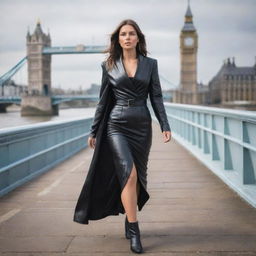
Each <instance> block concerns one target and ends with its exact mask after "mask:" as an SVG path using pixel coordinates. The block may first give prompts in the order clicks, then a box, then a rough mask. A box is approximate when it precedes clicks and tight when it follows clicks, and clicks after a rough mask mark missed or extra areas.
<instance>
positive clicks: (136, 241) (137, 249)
mask: <svg viewBox="0 0 256 256" xmlns="http://www.w3.org/2000/svg"><path fill="white" fill-rule="evenodd" d="M129 231H130V236H131V239H130V247H131V251H132V252H134V253H142V252H143V248H142V245H141V241H140V229H139V223H138V221H136V222H129Z"/></svg>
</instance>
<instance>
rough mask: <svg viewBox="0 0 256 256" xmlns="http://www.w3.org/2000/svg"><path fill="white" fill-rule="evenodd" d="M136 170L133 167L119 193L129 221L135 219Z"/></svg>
mask: <svg viewBox="0 0 256 256" xmlns="http://www.w3.org/2000/svg"><path fill="white" fill-rule="evenodd" d="M137 191H138V186H137V170H136V168H135V165H134V164H133V168H132V171H131V174H130V177H129V178H128V181H127V183H126V185H125V187H124V189H123V191H122V193H121V200H122V203H123V206H124V209H125V212H126V215H127V218H128V221H129V222H136V221H137Z"/></svg>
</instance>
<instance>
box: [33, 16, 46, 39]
mask: <svg viewBox="0 0 256 256" xmlns="http://www.w3.org/2000/svg"><path fill="white" fill-rule="evenodd" d="M43 33H44V32H43V30H42V28H41V22H40V20H39V18H38V19H37V23H36V28H35V30H34V34H36V35H37V36H39V35H42V34H43Z"/></svg>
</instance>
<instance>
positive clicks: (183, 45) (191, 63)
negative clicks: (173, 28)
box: [176, 2, 198, 104]
mask: <svg viewBox="0 0 256 256" xmlns="http://www.w3.org/2000/svg"><path fill="white" fill-rule="evenodd" d="M197 48H198V35H197V31H196V29H195V27H194V24H193V15H192V12H191V9H190V5H189V2H188V8H187V11H186V14H185V24H184V26H183V28H182V30H181V33H180V61H181V63H180V64H181V65H180V85H179V93H178V94H179V95H177V96H178V99H176V100H177V101H178V102H180V103H187V104H198V100H197Z"/></svg>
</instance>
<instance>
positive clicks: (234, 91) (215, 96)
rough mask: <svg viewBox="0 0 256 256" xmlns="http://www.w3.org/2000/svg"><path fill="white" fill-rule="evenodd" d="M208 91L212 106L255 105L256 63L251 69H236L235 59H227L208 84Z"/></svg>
mask: <svg viewBox="0 0 256 256" xmlns="http://www.w3.org/2000/svg"><path fill="white" fill-rule="evenodd" d="M209 90H210V95H211V103H212V104H225V103H232V102H233V103H236V102H237V103H238V102H240V103H241V102H248V103H250V104H256V61H255V64H254V66H252V67H237V66H236V64H235V59H234V58H233V60H232V62H231V61H230V58H228V59H227V60H225V61H224V63H223V65H222V67H221V68H220V70H219V72H218V73H217V74H216V75H215V76H214V77H213V78H212V80H211V81H210V82H209Z"/></svg>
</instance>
